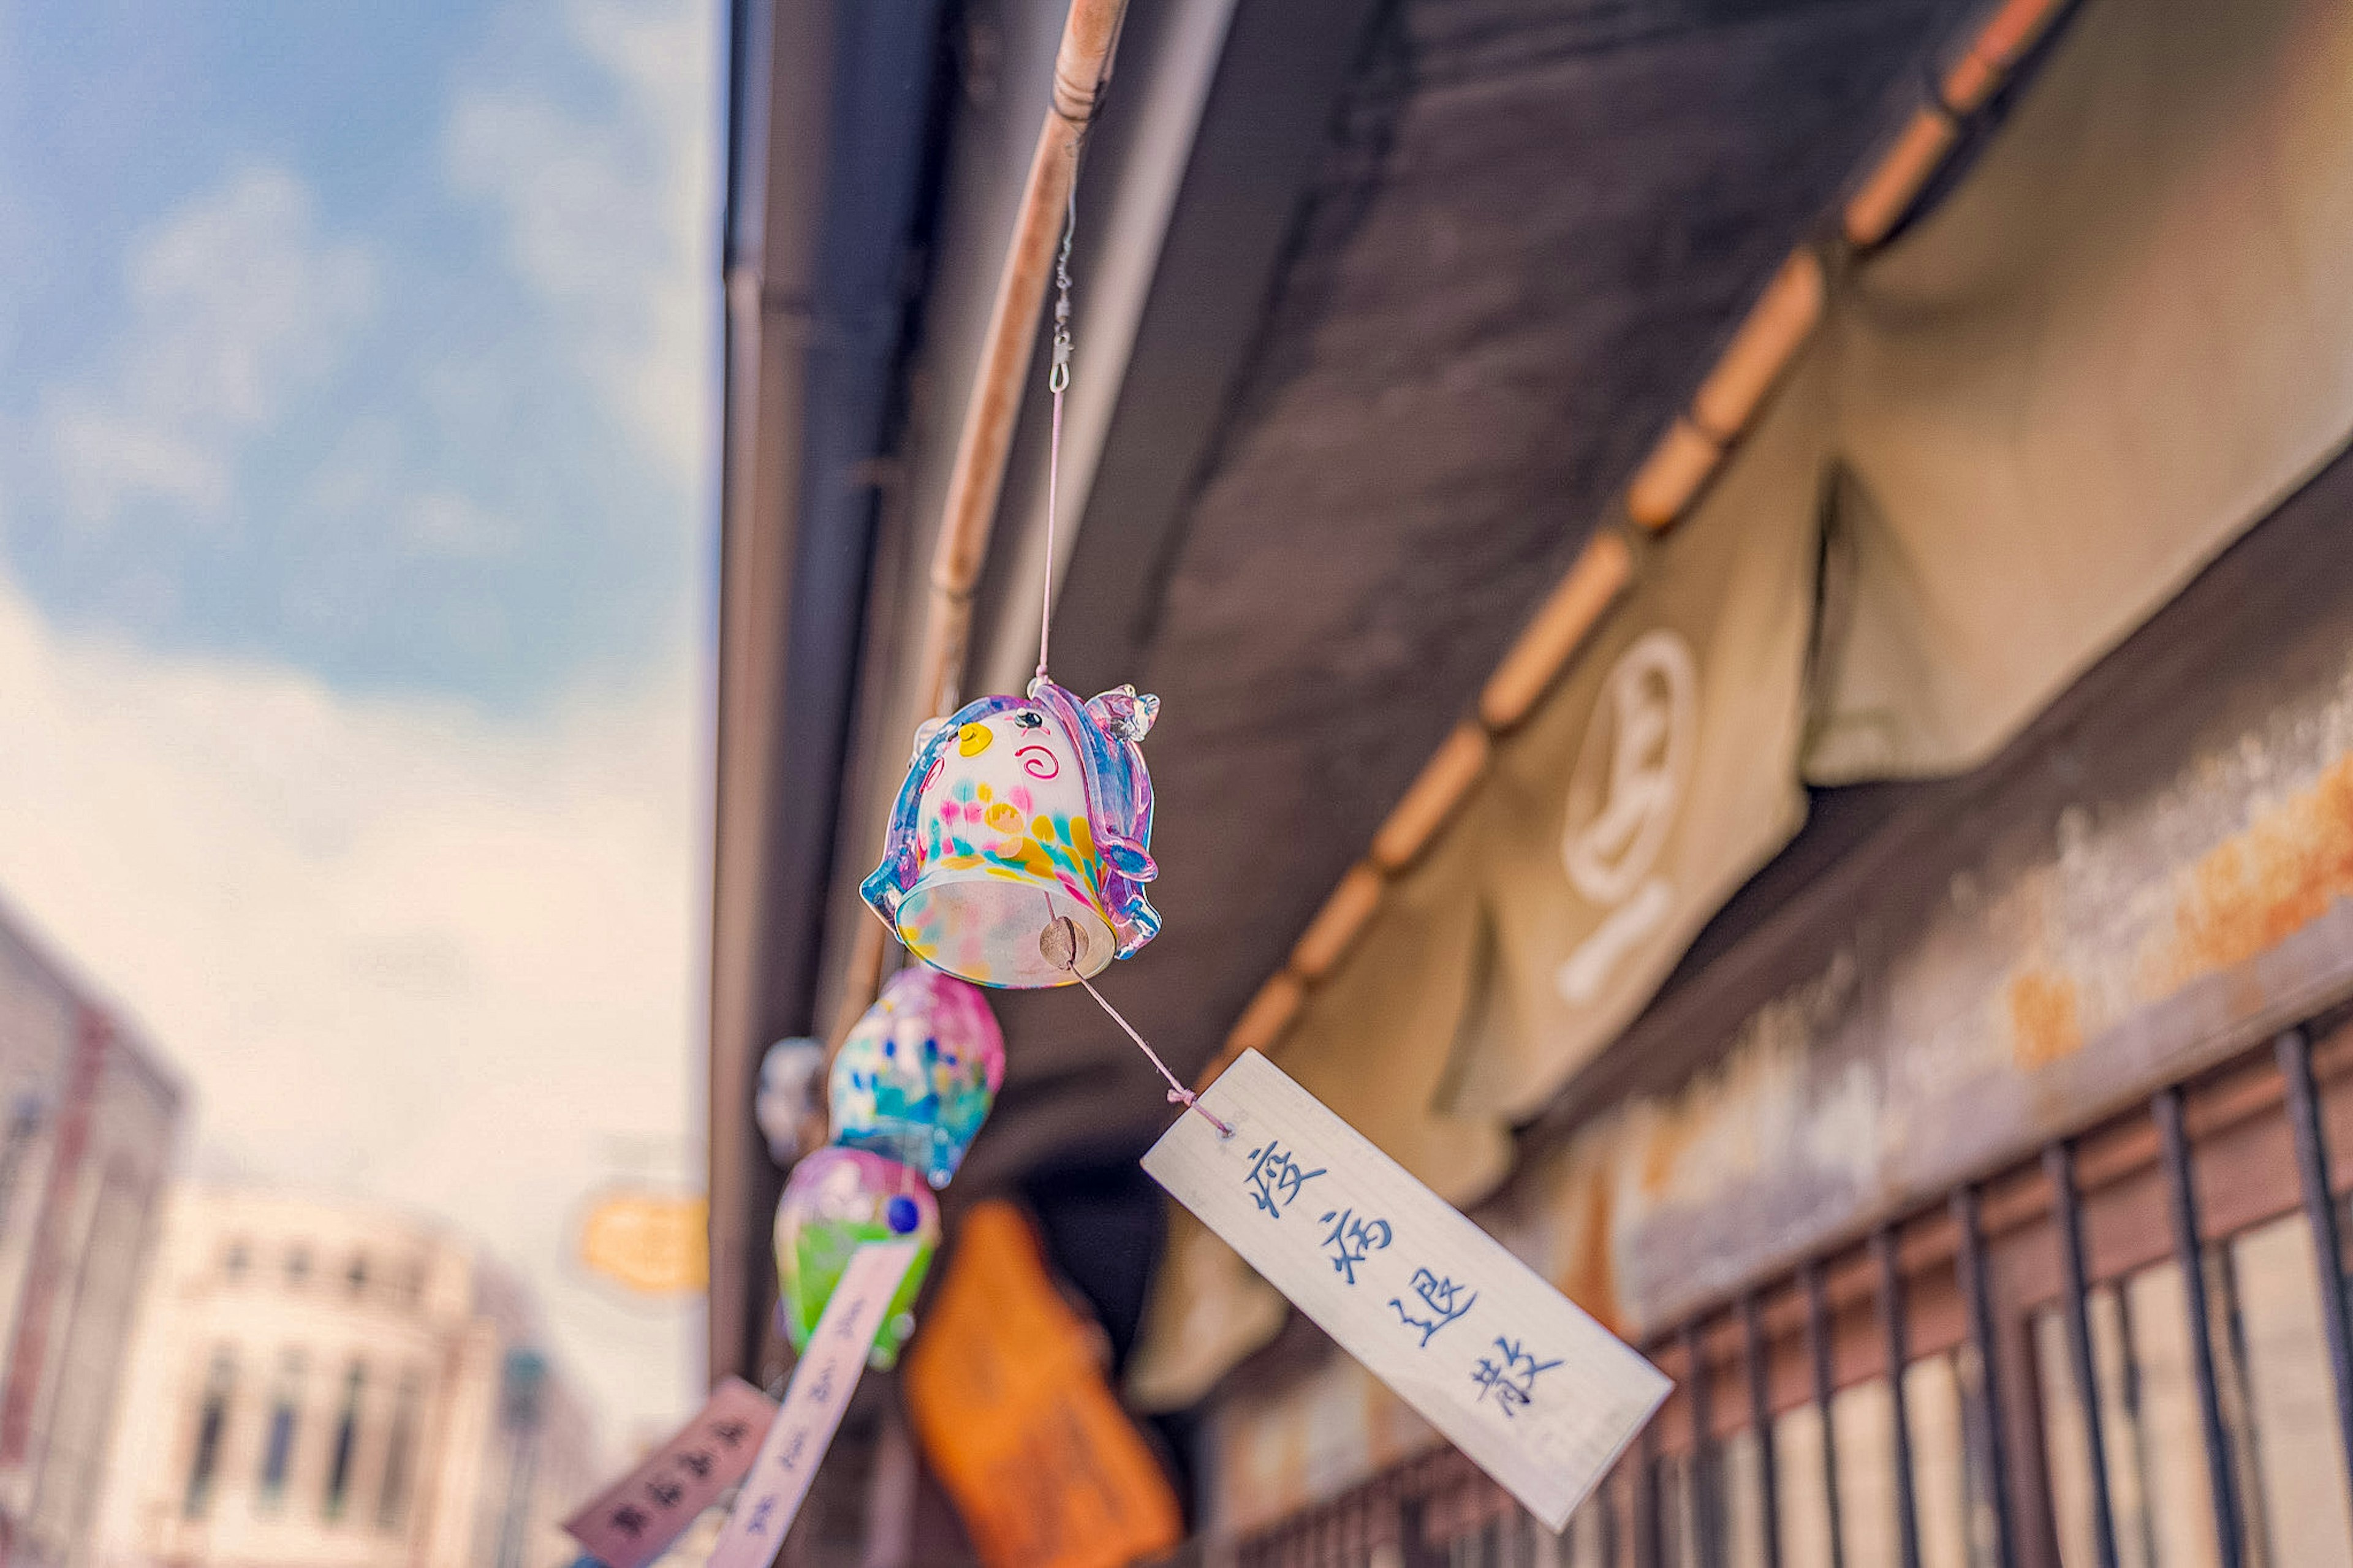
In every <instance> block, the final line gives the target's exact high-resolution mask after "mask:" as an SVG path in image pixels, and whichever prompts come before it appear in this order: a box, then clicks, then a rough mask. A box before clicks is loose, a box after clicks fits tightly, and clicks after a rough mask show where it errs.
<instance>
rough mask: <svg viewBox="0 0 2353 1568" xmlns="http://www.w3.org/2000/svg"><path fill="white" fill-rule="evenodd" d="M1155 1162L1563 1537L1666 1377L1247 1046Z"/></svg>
mask: <svg viewBox="0 0 2353 1568" xmlns="http://www.w3.org/2000/svg"><path fill="white" fill-rule="evenodd" d="M1201 1103H1202V1105H1203V1106H1204V1107H1206V1108H1208V1109H1209V1110H1214V1111H1215V1112H1216V1113H1217V1114H1218V1116H1219V1119H1220V1120H1222V1121H1226V1122H1227V1123H1229V1125H1231V1126H1232V1128H1233V1129H1234V1131H1233V1135H1232V1136H1231V1137H1229V1138H1226V1137H1220V1136H1219V1133H1218V1130H1217V1129H1216V1128H1214V1127H1212V1126H1211V1125H1210V1124H1209V1123H1208V1121H1205V1120H1203V1119H1202V1118H1200V1117H1198V1116H1180V1117H1178V1118H1177V1119H1176V1125H1175V1126H1173V1127H1171V1128H1169V1130H1168V1131H1167V1132H1166V1134H1164V1135H1163V1136H1162V1138H1161V1140H1160V1142H1157V1143H1155V1144H1154V1145H1153V1147H1152V1152H1150V1153H1148V1154H1146V1155H1145V1157H1144V1168H1145V1171H1146V1172H1148V1173H1150V1174H1151V1176H1152V1179H1153V1180H1155V1181H1156V1182H1158V1183H1159V1184H1161V1185H1162V1186H1163V1187H1166V1189H1167V1190H1168V1192H1169V1194H1170V1195H1171V1196H1173V1197H1175V1198H1176V1201H1177V1202H1178V1203H1181V1204H1183V1205H1185V1206H1186V1207H1187V1208H1188V1209H1190V1210H1192V1211H1193V1213H1195V1214H1196V1215H1199V1216H1200V1218H1201V1221H1202V1223H1203V1224H1205V1225H1207V1226H1208V1227H1209V1228H1210V1229H1212V1230H1214V1231H1216V1232H1217V1233H1218V1234H1219V1236H1220V1237H1224V1238H1225V1240H1226V1242H1227V1244H1228V1245H1229V1246H1230V1247H1233V1249H1234V1250H1235V1251H1236V1252H1238V1253H1240V1254H1241V1256H1242V1258H1244V1259H1245V1260H1246V1261H1247V1262H1248V1263H1249V1264H1250V1267H1251V1268H1255V1269H1257V1270H1258V1272H1259V1273H1260V1274H1261V1275H1262V1276H1263V1277H1264V1278H1265V1279H1266V1280H1267V1282H1268V1283H1269V1284H1271V1285H1272V1286H1273V1287H1274V1288H1275V1289H1278V1290H1280V1291H1282V1293H1283V1294H1284V1295H1285V1296H1287V1297H1289V1298H1290V1299H1291V1300H1292V1301H1293V1303H1294V1304H1295V1305H1296V1306H1297V1307H1298V1308H1299V1310H1301V1311H1303V1312H1305V1313H1306V1314H1307V1315H1308V1316H1309V1317H1310V1318H1312V1319H1314V1321H1316V1322H1317V1323H1318V1324H1319V1325H1321V1326H1322V1328H1323V1329H1324V1331H1325V1332H1326V1333H1328V1334H1330V1335H1331V1336H1332V1337H1333V1338H1334V1339H1335V1340H1336V1341H1338V1342H1339V1343H1340V1346H1341V1348H1342V1349H1344V1350H1345V1351H1347V1352H1348V1353H1349V1354H1351V1355H1353V1356H1355V1357H1356V1359H1357V1360H1358V1361H1360V1362H1362V1363H1364V1364H1365V1367H1366V1370H1367V1371H1369V1372H1370V1373H1372V1374H1373V1375H1374V1376H1375V1377H1377V1378H1379V1379H1380V1380H1381V1381H1382V1382H1383V1383H1385V1384H1388V1386H1389V1387H1390V1388H1391V1389H1393V1390H1395V1391H1396V1392H1397V1394H1398V1397H1400V1398H1402V1399H1403V1400H1404V1401H1405V1402H1406V1403H1407V1404H1409V1405H1412V1406H1413V1407H1414V1409H1416V1410H1417V1411H1419V1412H1420V1413H1421V1415H1422V1416H1423V1418H1424V1419H1426V1420H1428V1421H1429V1422H1430V1425H1431V1426H1435V1427H1437V1428H1438V1430H1439V1431H1440V1432H1441V1433H1443V1434H1445V1436H1447V1437H1448V1438H1449V1439H1450V1440H1451V1441H1452V1442H1453V1444H1454V1445H1455V1447H1459V1448H1461V1450H1462V1452H1463V1453H1464V1454H1466V1455H1468V1456H1469V1457H1470V1458H1471V1459H1472V1462H1473V1463H1474V1464H1476V1465H1477V1466H1478V1467H1479V1468H1481V1469H1482V1470H1484V1471H1486V1472H1487V1473H1488V1474H1489V1475H1490V1476H1493V1478H1494V1479H1495V1480H1496V1481H1497V1482H1498V1483H1499V1484H1501V1485H1502V1486H1503V1487H1504V1489H1505V1490H1507V1491H1509V1492H1510V1493H1511V1494H1512V1495H1513V1496H1514V1497H1516V1498H1518V1499H1519V1500H1520V1501H1521V1502H1522V1503H1524V1504H1525V1505H1526V1507H1527V1509H1528V1511H1530V1512H1531V1513H1533V1514H1535V1516H1536V1517H1537V1518H1538V1519H1541V1520H1542V1521H1544V1522H1545V1523H1546V1526H1548V1527H1549V1528H1551V1529H1552V1530H1554V1531H1558V1530H1559V1529H1560V1528H1561V1527H1562V1526H1563V1525H1565V1524H1567V1522H1568V1516H1569V1515H1570V1514H1571V1513H1573V1512H1574V1511H1576V1509H1577V1504H1578V1503H1580V1502H1582V1501H1584V1500H1585V1498H1586V1495H1587V1494H1588V1492H1590V1491H1591V1490H1592V1489H1593V1488H1594V1486H1595V1485H1596V1484H1597V1483H1598V1482H1599V1480H1600V1479H1601V1478H1602V1477H1603V1476H1604V1475H1606V1474H1608V1473H1609V1467H1610V1466H1611V1465H1612V1464H1614V1463H1615V1462H1616V1461H1617V1458H1618V1456H1619V1455H1620V1453H1622V1452H1624V1451H1625V1447H1626V1445H1627V1444H1628V1443H1630V1442H1631V1441H1632V1440H1633V1437H1634V1435H1635V1434H1636V1433H1637V1432H1639V1431H1641V1428H1642V1425H1643V1423H1645V1422H1646V1421H1648V1420H1649V1419H1650V1418H1651V1414H1652V1413H1653V1412H1654V1411H1656V1410H1657V1409H1658V1407H1659V1405H1660V1404H1661V1402H1662V1401H1663V1400H1664V1399H1665V1398H1666V1396H1667V1394H1668V1391H1669V1389H1670V1388H1671V1387H1672V1384H1670V1383H1669V1382H1668V1381H1667V1378H1666V1377H1665V1375H1664V1374H1662V1373H1661V1372H1660V1371H1659V1370H1658V1369H1657V1368H1656V1367H1654V1366H1652V1365H1651V1363H1649V1362H1647V1361H1645V1360H1643V1359H1642V1357H1641V1356H1640V1355H1638V1354H1636V1353H1635V1352H1634V1351H1632V1350H1631V1349H1630V1348H1629V1347H1628V1346H1626V1345H1625V1344H1624V1343H1622V1342H1620V1341H1619V1340H1618V1339H1617V1338H1616V1337H1615V1336H1613V1335H1612V1334H1611V1333H1610V1332H1609V1331H1608V1330H1607V1329H1604V1328H1603V1327H1602V1326H1601V1325H1600V1324H1599V1323H1597V1322H1595V1321H1593V1320H1592V1319H1591V1318H1590V1317H1588V1316H1587V1315H1586V1314H1585V1312H1584V1311H1583V1310H1580V1309H1579V1308H1578V1307H1577V1304H1576V1303H1575V1302H1573V1301H1571V1300H1568V1298H1567V1297H1566V1296H1563V1295H1562V1294H1561V1293H1560V1292H1559V1291H1557V1290H1556V1289H1553V1288H1552V1287H1551V1286H1550V1285H1547V1284H1546V1283H1545V1281H1544V1280H1543V1279H1540V1278H1539V1277H1538V1276H1537V1275H1536V1274H1535V1271H1534V1270H1532V1269H1530V1268H1528V1267H1527V1265H1525V1264H1524V1263H1522V1262H1521V1261H1520V1260H1519V1259H1518V1258H1514V1257H1513V1256H1512V1255H1511V1254H1510V1253H1509V1252H1507V1251H1505V1250H1504V1247H1502V1245H1501V1244H1499V1243H1498V1242H1497V1241H1496V1240H1495V1239H1494V1238H1493V1237H1490V1236H1489V1235H1488V1234H1487V1233H1486V1232H1485V1231H1483V1230H1481V1229H1480V1228H1479V1227H1478V1226H1476V1225H1474V1224H1472V1222H1471V1221H1470V1220H1469V1219H1468V1218H1466V1217H1465V1216H1464V1215H1462V1214H1461V1212H1459V1211H1458V1210H1456V1209H1455V1208H1454V1207H1453V1206H1452V1205H1450V1204H1448V1203H1447V1202H1446V1201H1445V1200H1444V1199H1442V1198H1440V1197H1439V1195H1438V1194H1435V1193H1433V1192H1431V1191H1430V1189H1429V1188H1428V1187H1425V1186H1423V1185H1422V1184H1420V1183H1419V1182H1417V1181H1415V1180H1414V1179H1413V1177H1411V1176H1410V1175H1409V1174H1407V1173H1406V1171H1405V1169H1404V1167H1403V1166H1401V1165H1399V1164H1398V1163H1397V1162H1396V1161H1394V1160H1392V1159H1390V1158H1389V1157H1388V1155H1386V1154H1384V1153H1382V1152H1380V1151H1379V1150H1378V1149H1377V1148H1375V1147H1374V1146H1373V1145H1372V1144H1371V1143H1370V1142H1367V1141H1366V1139H1365V1138H1364V1137H1363V1136H1362V1135H1361V1134H1360V1133H1358V1132H1357V1131H1356V1129H1355V1128H1353V1127H1350V1126H1349V1125H1348V1124H1347V1123H1346V1122H1345V1121H1341V1120H1340V1119H1339V1118H1338V1117H1337V1116H1335V1115H1334V1114H1333V1113H1332V1112H1331V1111H1330V1110H1326V1109H1325V1108H1324V1105H1323V1104H1322V1103H1321V1102H1320V1101H1319V1100H1316V1099H1315V1097H1314V1095H1312V1094H1309V1093H1308V1092H1307V1091H1306V1090H1305V1089H1302V1088H1300V1087H1299V1085H1298V1084H1297V1083H1295V1082H1293V1080H1292V1079H1290V1078H1289V1077H1288V1076H1286V1075H1285V1074H1284V1073H1283V1072H1282V1069H1281V1068H1277V1067H1276V1066H1275V1065H1274V1064H1273V1063H1272V1062H1270V1061H1268V1060H1267V1059H1266V1058H1264V1057H1262V1056H1261V1055H1260V1054H1259V1053H1258V1052H1256V1051H1245V1052H1243V1053H1242V1055H1241V1056H1240V1058H1239V1059H1237V1060H1236V1061H1235V1063H1234V1064H1233V1066H1231V1067H1229V1068H1227V1069H1226V1070H1225V1072H1224V1073H1223V1074H1222V1075H1220V1076H1219V1079H1218V1080H1217V1082H1215V1083H1213V1084H1211V1085H1210V1086H1209V1088H1208V1090H1207V1091H1205V1092H1204V1093H1203V1094H1202V1096H1201Z"/></svg>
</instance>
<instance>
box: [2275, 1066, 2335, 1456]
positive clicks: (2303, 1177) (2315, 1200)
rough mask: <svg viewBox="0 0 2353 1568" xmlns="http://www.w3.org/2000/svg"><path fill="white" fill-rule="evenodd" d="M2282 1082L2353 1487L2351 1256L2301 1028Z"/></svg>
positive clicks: (2329, 1365)
mask: <svg viewBox="0 0 2353 1568" xmlns="http://www.w3.org/2000/svg"><path fill="white" fill-rule="evenodd" d="M2275 1049H2276V1053H2277V1055H2278V1058H2279V1069H2280V1077H2281V1078H2282V1079H2285V1080H2286V1088H2287V1106H2288V1120H2289V1122H2290V1123H2291V1131H2293V1132H2294V1134H2295V1166H2296V1176H2297V1178H2298V1180H2299V1181H2300V1182H2301V1183H2302V1184H2303V1187H2304V1213H2305V1218H2306V1220H2307V1221H2308V1222H2309V1223H2310V1225H2311V1226H2312V1247H2313V1251H2314V1253H2315V1254H2316V1257H2315V1258H2314V1262H2315V1263H2316V1265H2317V1267H2316V1268H2315V1269H2314V1270H2313V1271H2314V1272H2315V1273H2316V1274H2317V1275H2319V1276H2320V1304H2321V1309H2322V1315H2323V1316H2324V1317H2326V1318H2327V1320H2328V1321H2327V1325H2326V1327H2327V1333H2328V1370H2329V1371H2330V1373H2332V1374H2334V1376H2335V1378H2336V1382H2337V1434H2338V1436H2339V1437H2340V1439H2341V1440H2342V1442H2343V1445H2344V1456H2345V1459H2346V1465H2347V1477H2348V1484H2353V1339H2348V1334H2353V1320H2348V1317H2347V1314H2346V1301H2345V1251H2344V1245H2343V1243H2342V1241H2341V1240H2340V1239H2339V1237H2338V1235H2337V1198H2336V1189H2335V1188H2334V1187H2332V1186H2331V1185H2330V1184H2329V1174H2328V1142H2327V1137H2326V1135H2325V1134H2324V1133H2323V1132H2322V1131H2321V1125H2320V1094H2319V1090H2318V1089H2317V1087H2316V1085H2315V1084H2314V1082H2313V1079H2312V1045H2311V1042H2310V1041H2308V1040H2306V1038H2305V1037H2304V1031H2303V1030H2301V1029H2290V1030H2288V1031H2287V1032H2286V1033H2285V1034H2284V1035H2282V1036H2281V1037H2279V1040H2278V1042H2277V1045H2276V1047H2275Z"/></svg>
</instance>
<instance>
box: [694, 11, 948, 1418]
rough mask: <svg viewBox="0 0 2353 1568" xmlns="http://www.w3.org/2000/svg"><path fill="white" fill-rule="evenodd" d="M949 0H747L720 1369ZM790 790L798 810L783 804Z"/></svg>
mask: <svg viewBox="0 0 2353 1568" xmlns="http://www.w3.org/2000/svg"><path fill="white" fill-rule="evenodd" d="M939 18H940V6H939V4H938V0H917V3H910V4H906V5H894V6H888V7H876V6H867V5H859V4H857V3H856V0H838V3H825V0H737V4H736V5H735V8H734V12H733V27H732V35H731V36H732V40H733V47H734V51H735V55H734V59H733V101H732V103H731V132H732V135H731V141H730V146H729V180H728V213H727V234H726V244H725V257H726V296H727V334H726V351H725V352H726V371H725V378H726V379H725V385H726V416H725V426H724V451H723V459H722V465H723V466H722V476H723V477H722V500H721V505H722V521H721V580H720V604H719V649H718V654H719V658H718V663H719V678H718V679H719V685H718V697H717V706H718V736H717V763H716V795H717V803H716V812H715V819H714V825H713V847H714V864H713V874H712V936H711V945H712V995H711V1031H712V1037H711V1079H710V1102H709V1117H710V1123H709V1160H710V1174H711V1181H710V1191H711V1221H710V1224H711V1231H710V1235H711V1289H710V1306H709V1314H710V1315H709V1333H710V1338H709V1342H708V1346H707V1352H706V1353H707V1356H708V1361H709V1366H710V1370H711V1372H712V1375H713V1376H714V1377H716V1376H718V1375H720V1374H722V1373H728V1372H738V1373H746V1374H748V1375H753V1376H754V1377H755V1378H756V1377H757V1375H758V1373H759V1370H760V1369H759V1366H758V1362H759V1358H760V1353H761V1347H762V1343H763V1336H764V1331H765V1302H766V1301H767V1300H770V1299H771V1297H772V1295H773V1292H774V1289H775V1284H774V1281H773V1279H770V1278H768V1275H767V1270H766V1268H765V1260H766V1258H767V1247H766V1245H765V1240H764V1237H765V1233H766V1230H767V1223H766V1221H767V1212H768V1210H769V1209H770V1208H771V1207H772V1206H773V1205H774V1203H775V1201H776V1191H777V1189H778V1187H779V1185H780V1184H781V1180H782V1176H781V1173H779V1172H778V1171H776V1168H775V1167H774V1166H773V1165H772V1164H771V1163H769V1161H768V1157H767V1152H766V1151H765V1148H764V1147H762V1146H761V1144H760V1142H759V1140H758V1138H757V1136H756V1134H755V1132H754V1122H753V1118H752V1096H753V1092H754V1086H755V1084H756V1081H757V1078H758V1072H759V1059H760V1056H761V1054H762V1052H763V1051H764V1049H765V1047H766V1046H767V1044H768V1043H769V1042H770V1041H771V1040H774V1039H776V1038H777V1037H781V1036H784V1035H789V1034H806V1033H808V1032H810V1031H811V1028H812V1026H813V1024H814V1021H815V1020H814V1014H815V1010H816V1005H817V1002H816V996H817V980H818V952H819V947H820V943H821V942H822V939H823V935H824V931H823V919H822V910H823V908H824V900H825V890H826V888H827V886H828V882H829V880H830V878H831V874H832V866H833V850H834V842H833V833H832V824H833V820H834V817H835V815H836V808H837V806H838V804H839V792H840V784H841V775H842V762H843V758H844V756H845V754H846V752H847V749H848V741H849V728H850V714H851V707H852V700H853V696H854V693H855V691H856V689H857V679H858V664H859V655H860V643H861V639H862V633H863V617H864V609H865V604H866V599H867V595H868V574H869V567H870V563H871V556H872V552H873V542H874V529H875V514H876V505H877V502H876V484H875V481H876V476H877V473H878V469H879V465H878V463H877V459H878V458H881V456H882V455H883V454H884V453H885V452H886V451H887V450H888V449H889V447H890V444H891V442H892V439H893V437H894V435H895V432H894V429H893V423H894V421H895V420H896V418H897V417H898V415H899V412H900V406H901V404H902V401H903V398H902V384H903V381H904V358H905V344H906V342H907V339H908V337H909V326H910V321H909V299H910V295H909V291H908V289H907V287H906V281H907V279H908V276H909V266H908V257H909V254H910V252H911V251H913V249H915V248H916V247H918V244H919V240H920V230H921V227H922V225H923V220H924V218H925V216H927V215H928V213H929V211H930V206H931V202H930V196H931V189H930V180H931V176H932V174H933V168H934V163H935V159H934V152H935V147H934V142H935V136H934V125H935V121H936V120H937V114H936V106H935V104H934V102H933V97H932V82H933V80H934V70H935V66H936V63H937V59H938V56H939V53H940V26H939ZM786 803H789V809H786Z"/></svg>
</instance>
